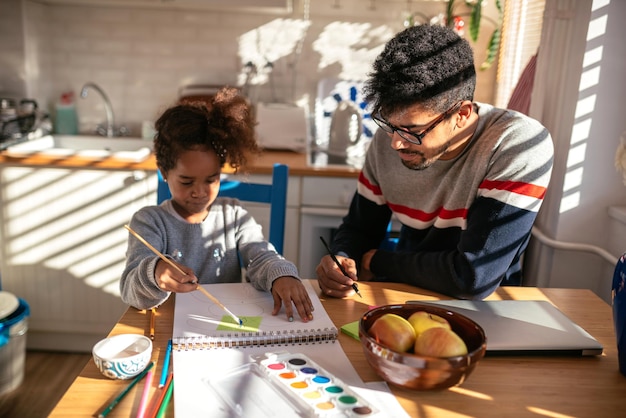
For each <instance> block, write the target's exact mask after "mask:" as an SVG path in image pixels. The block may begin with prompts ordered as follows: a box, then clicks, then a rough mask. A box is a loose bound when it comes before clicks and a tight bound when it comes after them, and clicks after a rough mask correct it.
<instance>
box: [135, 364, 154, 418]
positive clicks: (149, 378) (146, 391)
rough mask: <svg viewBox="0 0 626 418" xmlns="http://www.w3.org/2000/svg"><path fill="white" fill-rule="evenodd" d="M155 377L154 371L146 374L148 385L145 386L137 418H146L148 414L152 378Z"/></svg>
mask: <svg viewBox="0 0 626 418" xmlns="http://www.w3.org/2000/svg"><path fill="white" fill-rule="evenodd" d="M153 377H154V371H153V370H150V371H149V372H148V373H147V374H146V383H145V384H144V386H143V392H142V393H141V400H140V401H139V409H138V410H137V418H144V416H145V414H146V407H147V406H148V394H149V393H150V388H151V387H152V378H153Z"/></svg>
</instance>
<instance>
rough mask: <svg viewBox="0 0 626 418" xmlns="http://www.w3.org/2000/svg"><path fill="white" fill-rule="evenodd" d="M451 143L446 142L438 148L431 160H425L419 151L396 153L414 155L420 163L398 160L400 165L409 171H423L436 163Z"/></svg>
mask: <svg viewBox="0 0 626 418" xmlns="http://www.w3.org/2000/svg"><path fill="white" fill-rule="evenodd" d="M452 143H453V141H452V140H450V141H448V142H446V143H445V144H443V145H442V146H441V147H439V149H437V150H435V151H434V152H433V154H432V155H434V157H431V158H426V157H425V155H424V153H422V152H420V151H406V150H404V151H398V152H403V153H405V154H410V155H415V156H420V157H421V160H420V161H417V162H416V161H413V160H411V161H407V160H402V159H401V160H400V162H402V165H404V166H405V167H406V168H408V169H410V170H425V169H427V168H428V167H430V166H431V165H433V163H434V162H435V161H437V160H438V159H440V158H441V156H442V155H443V154H445V153H446V152H447V151H448V149H449V148H450V145H451V144H452Z"/></svg>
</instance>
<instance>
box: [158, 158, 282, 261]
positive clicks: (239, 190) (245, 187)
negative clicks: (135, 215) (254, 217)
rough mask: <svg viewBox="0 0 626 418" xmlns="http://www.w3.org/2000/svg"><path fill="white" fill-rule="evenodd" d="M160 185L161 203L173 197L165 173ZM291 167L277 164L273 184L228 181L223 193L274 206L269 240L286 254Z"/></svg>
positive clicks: (271, 208) (159, 199)
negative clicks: (286, 222) (288, 188)
mask: <svg viewBox="0 0 626 418" xmlns="http://www.w3.org/2000/svg"><path fill="white" fill-rule="evenodd" d="M158 174H159V184H158V187H157V203H158V204H160V203H161V202H162V201H163V200H165V199H169V198H170V197H171V195H170V190H169V188H168V187H167V183H165V181H163V177H162V176H161V172H159V173H158ZM288 180H289V167H287V166H286V165H285V164H274V167H273V170H272V184H260V183H246V182H242V181H233V180H226V181H223V182H222V184H221V186H220V193H219V195H220V196H223V197H233V198H237V199H239V200H241V201H242V202H256V203H267V204H269V205H270V224H269V235H268V237H267V238H268V240H269V242H271V243H272V245H274V247H275V248H276V251H278V253H280V254H282V253H283V247H284V241H285V215H286V212H287V182H288Z"/></svg>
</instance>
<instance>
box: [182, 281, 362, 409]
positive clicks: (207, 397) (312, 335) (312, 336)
mask: <svg viewBox="0 0 626 418" xmlns="http://www.w3.org/2000/svg"><path fill="white" fill-rule="evenodd" d="M303 283H304V285H305V287H306V289H307V292H308V293H309V297H310V299H311V302H312V304H313V307H314V312H313V315H314V319H313V320H311V321H309V322H306V323H305V322H302V320H301V318H300V317H299V316H298V315H297V313H295V315H294V320H293V322H289V321H288V320H287V317H286V316H285V312H284V308H283V309H282V310H281V311H280V312H279V314H278V315H276V316H274V315H272V310H273V306H274V300H273V298H272V295H271V294H270V293H269V292H262V291H259V290H256V289H255V288H254V287H253V286H252V285H251V284H249V283H223V284H222V283H220V284H210V285H203V286H204V287H205V289H206V290H207V291H208V292H210V293H211V294H212V295H213V296H215V297H216V298H217V299H218V300H219V301H220V302H222V303H223V304H224V305H225V306H226V307H227V308H228V309H229V310H230V311H231V312H232V313H234V314H235V315H237V316H238V317H239V318H241V319H242V320H243V326H242V327H239V325H237V324H235V323H234V322H235V321H234V320H233V319H232V318H231V317H230V316H229V315H227V314H225V312H224V311H223V310H222V309H221V308H220V307H219V306H218V305H216V304H214V303H213V302H212V301H211V300H209V299H208V298H207V297H206V296H205V295H203V294H202V293H201V292H191V293H179V294H176V303H175V308H174V329H173V339H172V342H173V350H172V361H173V374H174V381H175V385H174V408H175V414H176V416H182V417H186V416H211V417H232V416H241V411H239V412H237V411H233V410H232V409H229V406H228V402H225V401H224V399H222V398H221V397H220V396H219V393H218V392H217V391H215V390H213V389H212V388H211V386H212V385H211V384H210V382H211V381H214V379H216V378H218V377H219V378H220V379H226V380H227V386H228V387H232V388H235V389H233V391H234V393H231V396H232V397H234V398H238V397H241V399H246V402H251V400H252V402H253V403H255V409H254V416H255V417H257V416H258V417H263V416H269V417H273V418H275V416H276V414H275V408H278V406H279V405H280V404H281V399H282V398H281V397H280V396H278V394H277V396H276V399H272V398H271V397H269V398H268V395H267V393H266V391H265V392H264V391H260V390H259V387H258V385H257V384H256V383H254V382H255V379H251V378H250V377H249V376H251V375H250V374H249V373H241V368H242V367H249V366H250V364H251V363H254V358H258V357H260V356H267V355H268V353H299V354H302V355H304V356H308V357H310V358H311V359H313V360H314V361H315V362H317V363H319V364H320V365H321V366H322V367H323V368H325V369H326V370H328V371H330V372H331V373H333V374H334V375H335V376H336V377H337V378H338V379H341V381H343V382H345V383H346V384H348V385H350V386H354V387H364V383H363V381H362V380H361V379H360V377H359V375H358V374H357V372H356V371H355V370H354V368H353V367H352V364H351V363H350V360H349V359H348V358H347V356H346V354H345V353H344V351H343V349H342V348H341V345H340V344H339V342H338V341H337V337H338V330H337V328H336V327H335V325H334V324H333V322H332V320H331V319H330V317H329V316H328V313H327V312H326V310H325V309H324V307H323V306H322V304H321V301H320V299H319V297H318V295H317V293H316V292H315V291H314V290H313V287H312V286H311V283H310V282H309V281H308V280H304V281H303ZM245 376H248V378H246V377H245ZM269 386H271V385H269ZM270 392H272V390H270ZM261 393H263V395H261ZM235 403H236V402H235ZM268 405H269V406H270V407H269V409H267V408H266V407H267V406H268ZM264 408H266V409H267V412H268V413H267V415H266V414H264V413H263V410H264ZM287 409H289V408H287ZM237 414H239V415H237Z"/></svg>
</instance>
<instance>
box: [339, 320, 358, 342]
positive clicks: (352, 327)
mask: <svg viewBox="0 0 626 418" xmlns="http://www.w3.org/2000/svg"><path fill="white" fill-rule="evenodd" d="M341 332H343V333H344V334H347V335H349V336H351V337H352V338H354V339H355V340H358V341H360V340H361V339H360V338H359V321H354V322H350V323H348V324H345V325H343V326H342V327H341Z"/></svg>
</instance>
